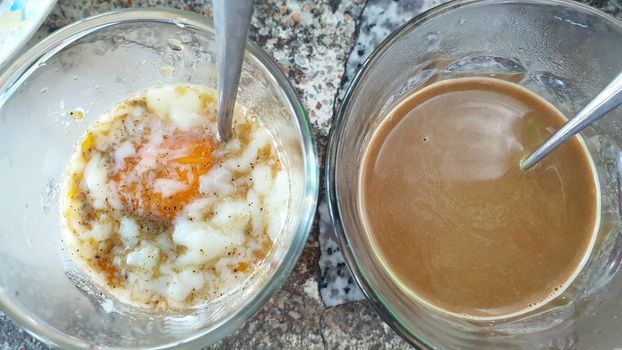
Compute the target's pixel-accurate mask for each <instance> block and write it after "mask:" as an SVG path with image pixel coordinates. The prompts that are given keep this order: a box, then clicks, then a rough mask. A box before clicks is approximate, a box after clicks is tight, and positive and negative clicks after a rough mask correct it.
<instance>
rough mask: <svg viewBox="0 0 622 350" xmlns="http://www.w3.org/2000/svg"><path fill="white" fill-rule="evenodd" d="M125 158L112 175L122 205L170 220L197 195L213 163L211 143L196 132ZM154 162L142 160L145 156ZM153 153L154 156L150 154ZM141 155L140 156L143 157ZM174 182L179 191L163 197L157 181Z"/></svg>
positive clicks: (175, 136)
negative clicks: (201, 179)
mask: <svg viewBox="0 0 622 350" xmlns="http://www.w3.org/2000/svg"><path fill="white" fill-rule="evenodd" d="M144 147H145V146H144V145H140V146H139V147H138V150H137V152H136V154H137V155H139V156H136V157H129V158H126V159H125V162H124V165H123V168H121V169H120V170H119V171H117V172H116V173H115V174H113V176H112V179H113V180H115V181H116V182H117V184H118V189H119V195H120V197H121V202H123V204H124V205H125V207H126V208H128V209H129V210H132V211H135V212H138V213H142V214H144V215H148V216H150V217H151V218H152V219H156V220H165V221H170V220H172V219H174V218H175V216H177V214H178V213H179V212H180V211H181V210H182V209H183V207H184V206H185V205H186V204H188V203H190V202H192V201H193V200H194V199H195V198H196V197H197V195H198V193H199V177H200V176H201V175H203V174H205V173H207V171H208V170H209V169H210V166H211V165H212V164H213V160H214V159H213V150H214V147H215V144H214V142H213V141H212V140H211V139H210V138H207V137H206V136H204V135H201V134H197V133H180V134H173V135H168V136H164V138H163V141H162V143H161V145H159V146H158V148H157V149H150V150H142V152H141V148H144ZM147 152H148V153H149V154H150V155H153V154H154V153H155V154H154V155H155V161H147V162H146V161H144V160H143V158H144V157H145V156H144V154H145V153H147ZM152 152H153V153H152ZM140 155H143V156H142V157H141V156H140ZM160 179H163V180H173V181H174V182H175V184H177V186H178V188H176V189H175V190H174V191H171V194H169V195H165V194H164V193H163V192H164V191H162V189H161V188H158V186H157V180H160Z"/></svg>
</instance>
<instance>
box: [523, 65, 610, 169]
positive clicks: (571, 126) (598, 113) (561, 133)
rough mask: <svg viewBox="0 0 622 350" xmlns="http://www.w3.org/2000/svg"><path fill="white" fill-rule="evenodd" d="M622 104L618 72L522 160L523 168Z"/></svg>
mask: <svg viewBox="0 0 622 350" xmlns="http://www.w3.org/2000/svg"><path fill="white" fill-rule="evenodd" d="M621 104H622V73H620V74H618V76H617V77H616V78H615V79H614V80H613V81H612V82H611V83H609V85H607V87H606V88H604V89H603V90H602V91H601V92H600V93H599V94H598V95H596V97H594V99H592V100H591V101H590V102H589V103H588V104H587V105H586V106H585V107H583V109H582V110H581V111H579V113H577V115H576V116H575V117H574V118H572V119H571V120H569V121H568V122H566V124H564V126H562V127H561V128H560V129H559V130H557V132H555V134H553V135H552V136H551V137H549V138H548V139H547V140H546V141H545V142H544V143H543V144H542V145H541V146H540V147H538V148H537V149H536V150H535V151H534V152H533V153H531V154H530V155H529V156H528V157H527V158H525V159H524V160H523V161H521V163H520V166H521V168H522V169H523V170H527V169H529V168H531V167H532V166H534V165H535V164H536V163H537V162H539V161H540V160H541V159H542V158H544V157H546V156H547V155H548V154H549V153H551V152H552V151H553V150H554V149H555V148H557V146H559V145H560V144H562V143H563V142H564V141H566V140H568V139H569V138H570V137H572V136H573V135H574V134H576V133H578V132H579V131H581V130H583V129H584V128H585V127H586V126H588V125H590V124H591V123H592V122H594V121H596V120H598V119H600V118H602V117H603V116H604V115H605V114H607V113H609V112H610V111H611V110H612V109H614V108H616V107H617V106H619V105H621Z"/></svg>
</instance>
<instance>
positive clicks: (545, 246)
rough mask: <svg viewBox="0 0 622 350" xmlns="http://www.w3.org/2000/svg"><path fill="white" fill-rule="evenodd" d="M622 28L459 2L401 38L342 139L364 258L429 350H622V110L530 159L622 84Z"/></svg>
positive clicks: (337, 131) (376, 60) (362, 279)
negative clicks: (612, 84) (598, 97)
mask: <svg viewBox="0 0 622 350" xmlns="http://www.w3.org/2000/svg"><path fill="white" fill-rule="evenodd" d="M620 42H622V25H621V24H620V23H619V22H618V21H616V20H615V19H613V18H610V17H608V16H607V15H605V14H603V13H601V12H598V11H596V10H594V9H591V8H589V7H587V6H583V5H580V4H577V3H574V2H568V1H551V0H546V1H541V0H538V1H503V2H498V1H492V0H479V1H454V2H451V3H449V4H446V5H443V6H440V7H438V8H434V9H432V10H430V11H428V12H426V13H425V14H423V15H422V16H419V17H417V18H415V19H413V20H412V21H410V22H409V23H407V24H406V25H404V26H403V27H401V28H400V29H398V30H397V31H396V32H394V33H393V34H392V35H390V36H389V38H387V39H386V40H385V41H384V42H383V43H382V44H381V45H380V46H379V47H378V48H377V49H376V51H375V52H374V53H373V54H372V55H371V57H370V58H369V59H368V61H367V62H366V63H365V65H364V67H363V68H362V70H361V72H360V73H359V74H358V76H357V78H356V80H355V81H354V82H353V84H352V86H351V88H350V89H349V91H348V93H347V96H346V98H345V100H344V103H343V106H342V107H341V110H340V113H339V116H338V120H337V122H336V125H335V127H334V129H333V133H332V137H331V143H330V148H329V156H328V159H327V162H328V164H327V174H328V182H327V191H328V195H329V197H330V207H331V213H332V217H333V221H334V224H335V226H336V229H337V232H338V234H339V239H340V243H341V245H342V248H343V251H344V254H345V256H346V260H347V262H348V265H349V267H350V269H351V270H352V272H353V273H354V275H355V277H356V279H357V281H358V282H359V284H360V285H361V287H362V288H363V290H364V291H365V293H366V294H367V296H368V298H369V299H370V300H371V302H372V304H373V305H374V306H375V307H376V309H377V311H378V312H379V313H380V314H381V316H382V317H383V318H384V319H385V321H386V322H387V323H389V324H390V325H391V326H392V327H393V328H394V329H395V330H396V331H398V332H399V333H400V334H401V335H402V336H403V337H404V338H405V339H407V340H408V341H409V342H411V343H412V344H413V345H417V346H421V347H440V348H481V347H495V348H504V347H511V348H525V349H534V348H603V349H605V348H612V347H616V346H622V340H621V339H620V337H619V333H620V331H622V322H620V321H619V320H618V317H621V318H622V304H621V303H620V301H619V300H620V299H621V297H622V276H620V274H618V269H619V266H620V262H621V261H622V240H621V239H622V236H621V235H620V233H621V226H620V225H621V224H622V222H621V220H620V198H621V197H620V192H621V191H620V185H619V178H620V175H622V152H621V147H622V136H621V135H622V129H621V127H622V124H621V123H622V109H618V110H614V111H613V112H611V114H610V115H609V116H607V117H606V118H603V119H601V120H600V121H598V122H597V123H595V124H593V125H592V126H591V127H590V128H588V129H586V130H585V131H584V132H582V133H581V135H580V136H579V137H575V138H574V139H573V140H572V141H571V142H569V143H568V144H566V145H564V146H563V147H562V148H560V149H559V150H557V151H556V152H554V153H553V154H551V156H550V157H548V158H547V159H545V160H544V161H543V162H542V163H541V164H538V166H537V167H535V168H533V169H531V170H529V171H527V172H523V171H522V170H521V169H520V167H519V162H520V159H521V158H522V157H524V156H526V155H527V154H529V153H530V152H531V151H533V149H535V148H536V147H537V146H538V145H539V144H540V143H541V142H542V141H543V140H544V139H545V138H546V137H547V136H548V135H550V134H551V133H552V132H554V131H555V130H556V129H558V128H559V127H560V126H561V125H562V124H563V123H564V122H565V121H566V120H567V118H572V116H574V114H575V113H576V112H578V111H579V110H580V109H581V107H582V106H583V105H585V104H586V103H587V102H588V101H589V100H590V98H591V97H592V96H594V95H595V94H596V93H597V92H598V91H599V89H602V88H603V87H604V86H606V85H607V84H608V83H609V81H610V80H611V79H612V78H613V77H615V76H616V75H617V74H618V73H619V72H620V71H622V60H621V59H620V57H622V45H620Z"/></svg>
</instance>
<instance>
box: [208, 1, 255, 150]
mask: <svg viewBox="0 0 622 350" xmlns="http://www.w3.org/2000/svg"><path fill="white" fill-rule="evenodd" d="M212 7H213V9H214V11H213V13H214V31H215V32H216V61H217V62H216V68H217V81H218V83H217V85H218V140H219V141H221V142H226V141H228V140H229V139H230V138H231V125H232V122H233V109H234V107H235V97H236V95H237V92H238V84H239V82H240V73H241V72H242V61H243V60H244V49H245V48H246V38H247V36H248V27H249V26H250V22H251V15H252V14H253V0H212Z"/></svg>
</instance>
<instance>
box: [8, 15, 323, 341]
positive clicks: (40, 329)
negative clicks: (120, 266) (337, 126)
mask: <svg viewBox="0 0 622 350" xmlns="http://www.w3.org/2000/svg"><path fill="white" fill-rule="evenodd" d="M141 22H151V23H162V24H174V25H177V26H178V27H180V28H191V29H194V30H197V31H199V32H212V31H213V22H212V19H211V18H208V17H206V16H203V15H200V14H197V13H194V12H188V11H182V10H176V9H165V8H139V9H118V10H113V11H109V12H105V13H102V14H98V15H95V16H91V17H87V18H84V19H80V20H78V21H76V22H74V23H72V24H69V25H67V26H65V27H63V28H61V29H59V30H57V31H56V32H54V33H52V34H51V35H49V36H48V37H46V38H45V39H43V40H42V41H41V42H39V43H38V44H36V45H35V46H34V47H32V48H31V49H29V50H27V51H26V52H24V53H22V54H20V55H18V56H17V57H16V59H15V60H14V61H13V62H12V63H10V64H9V65H8V66H6V67H3V71H0V109H1V108H2V107H3V106H4V104H5V102H6V101H7V100H8V99H9V97H10V96H11V95H12V94H13V92H14V91H15V89H16V88H17V87H19V86H20V85H21V83H23V82H24V81H25V80H26V79H27V78H28V77H29V76H30V74H32V73H33V72H34V71H35V70H36V69H37V68H38V67H39V66H40V65H43V64H45V61H46V60H47V59H48V58H50V57H52V56H54V55H55V54H57V53H58V52H60V51H62V50H63V49H65V48H66V47H68V46H69V45H71V44H73V43H74V42H76V41H77V40H79V39H81V38H83V37H85V36H87V35H89V34H92V33H95V32H97V31H99V30H102V29H105V28H109V27H112V26H115V25H119V24H127V23H141ZM246 54H247V55H249V54H250V56H251V57H253V58H254V59H256V60H257V61H258V62H259V64H260V65H262V66H263V67H264V68H265V69H266V71H267V72H268V73H269V74H270V75H271V77H272V78H273V79H274V80H275V81H276V85H278V87H279V89H280V91H281V92H282V93H283V94H284V95H285V97H286V99H287V102H288V103H289V105H290V108H291V110H292V112H293V114H294V115H292V117H293V118H294V119H295V122H296V126H297V129H298V130H299V134H300V136H301V137H300V140H299V141H300V144H301V147H302V151H303V158H304V160H303V163H304V167H305V170H304V176H305V183H304V189H303V191H302V193H303V199H302V210H301V212H300V215H301V222H300V224H299V225H298V227H297V230H296V232H295V236H294V239H293V241H292V243H291V244H290V246H289V247H288V249H287V252H286V253H285V255H284V257H283V261H282V263H281V264H280V265H279V266H278V267H277V269H276V270H275V271H274V273H273V274H272V276H270V277H269V278H268V279H267V281H268V282H267V283H266V285H265V286H264V287H263V288H262V289H261V290H259V291H258V292H257V294H255V295H254V297H253V298H251V299H249V300H248V301H247V303H246V305H245V306H244V307H242V308H240V309H239V310H238V311H237V312H235V313H233V314H231V315H230V316H228V317H227V318H226V319H224V320H223V321H222V322H220V323H219V324H218V325H216V326H214V327H212V328H211V329H208V330H204V331H201V332H197V333H196V334H194V335H192V336H190V337H187V338H185V339H182V340H178V341H174V342H170V343H167V344H162V345H158V346H155V347H136V348H135V349H141V348H149V349H166V348H173V347H175V348H179V347H181V348H200V347H202V346H205V345H208V344H206V343H205V339H206V338H207V337H213V339H216V340H218V339H221V338H223V337H225V336H226V335H228V334H230V333H232V332H233V331H234V330H237V329H239V328H240V327H241V326H242V325H243V324H244V322H246V321H247V320H248V319H249V318H250V317H251V316H252V315H254V314H255V313H256V312H257V311H259V309H260V308H261V307H263V305H264V304H265V303H266V302H267V301H268V299H269V298H270V297H272V296H273V295H274V293H276V291H277V290H278V289H279V288H280V287H281V285H282V284H283V283H284V282H285V280H286V279H287V277H288V276H289V275H290V273H291V271H292V270H293V268H294V265H295V264H296V263H297V261H298V259H299V257H300V255H301V254H302V251H303V248H304V246H305V244H306V242H307V238H308V236H309V233H310V231H311V228H312V225H313V221H314V218H315V212H316V207H317V200H318V195H319V168H318V159H317V149H316V144H315V139H314V136H313V130H312V128H311V123H310V122H309V119H308V116H307V113H306V111H305V109H304V107H303V105H302V103H301V102H300V100H299V98H298V96H297V94H296V92H295V91H294V88H293V87H292V85H291V84H290V82H289V81H288V80H287V78H286V77H285V75H284V74H283V72H282V71H281V70H280V69H279V68H278V66H277V65H276V63H275V62H274V60H273V59H272V58H271V57H270V56H269V55H268V54H267V53H266V52H265V51H264V50H263V49H261V48H260V47H259V46H258V45H257V44H255V43H254V42H252V41H251V40H250V39H248V40H247V46H246ZM0 311H2V312H4V313H5V314H6V315H7V316H8V317H9V318H11V319H12V320H13V321H15V322H16V323H17V324H18V325H20V326H21V327H23V328H24V329H25V330H26V331H27V332H28V333H29V334H31V335H32V336H34V337H35V338H37V339H38V340H40V341H42V342H44V343H46V344H48V345H54V346H58V347H61V348H69V349H85V348H93V347H95V348H98V349H121V348H117V347H103V346H97V345H95V346H94V345H93V344H87V343H85V342H83V341H81V340H79V339H77V338H75V337H73V336H71V335H65V334H63V333H61V332H59V331H58V330H56V329H54V328H53V327H50V326H49V325H47V324H45V323H44V322H41V321H39V320H37V319H35V318H33V317H32V316H30V315H27V314H26V313H25V312H24V311H23V310H22V309H21V308H19V307H18V306H17V305H15V304H14V303H13V302H11V299H10V298H9V297H8V295H7V294H6V293H5V292H4V291H3V290H2V289H0Z"/></svg>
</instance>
